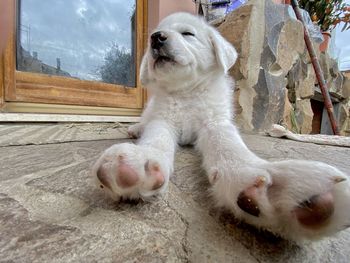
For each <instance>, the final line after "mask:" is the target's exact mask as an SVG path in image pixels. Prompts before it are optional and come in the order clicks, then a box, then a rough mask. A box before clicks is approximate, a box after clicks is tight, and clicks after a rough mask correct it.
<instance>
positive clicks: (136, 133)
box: [128, 123, 143, 139]
mask: <svg viewBox="0 0 350 263" xmlns="http://www.w3.org/2000/svg"><path fill="white" fill-rule="evenodd" d="M142 131H143V125H142V124H141V123H136V124H134V125H131V126H130V127H129V128H128V135H129V137H130V138H132V139H137V138H140V136H141V133H142Z"/></svg>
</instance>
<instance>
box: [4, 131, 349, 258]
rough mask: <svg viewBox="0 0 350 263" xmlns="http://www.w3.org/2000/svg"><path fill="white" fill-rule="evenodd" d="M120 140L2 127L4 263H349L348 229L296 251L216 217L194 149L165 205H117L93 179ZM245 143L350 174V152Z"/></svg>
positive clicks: (185, 153)
mask: <svg viewBox="0 0 350 263" xmlns="http://www.w3.org/2000/svg"><path fill="white" fill-rule="evenodd" d="M124 135H125V130H124V127H121V126H119V125H114V126H113V125H111V124H108V125H97V124H95V125H91V124H86V125H83V124H81V125H75V124H69V125H54V124H41V125H14V124H8V125H0V170H1V173H0V255H1V257H0V262H225V263H226V262H247V263H250V262H283V263H286V262H293V263H295V262H312V263H314V262H337V263H338V262H344V263H345V262H349V258H350V230H347V231H343V232H342V233H340V234H339V235H337V236H336V237H334V238H329V239H325V240H323V241H319V242H313V243H305V244H302V245H297V244H294V243H291V242H288V241H285V240H282V239H280V238H277V237H274V236H273V235H271V234H269V233H266V232H259V231H257V230H255V229H254V228H252V227H250V226H247V225H245V224H242V223H238V222H236V221H235V220H234V219H233V217H232V216H231V215H229V214H228V213H226V212H223V211H218V210H216V209H214V208H213V207H212V205H211V200H210V198H209V197H208V192H207V189H208V182H207V180H206V177H205V175H204V173H203V171H201V169H200V159H199V158H198V155H197V154H196V153H195V151H194V150H193V149H192V148H190V147H188V148H181V149H179V151H178V153H177V155H176V167H175V174H174V175H173V176H172V178H171V183H170V185H169V191H168V192H167V194H165V196H163V197H162V198H158V199H157V200H155V201H154V202H152V203H147V202H138V203H136V202H124V203H114V202H112V201H111V200H109V199H107V198H106V197H105V196H104V195H102V194H101V193H100V191H99V190H98V189H96V188H95V187H94V186H93V185H92V184H91V181H90V178H89V173H88V171H89V168H90V167H91V165H92V163H93V162H94V160H95V159H96V158H97V156H98V155H99V154H100V153H101V152H102V151H103V150H104V149H105V148H107V147H109V146H111V145H112V144H114V143H119V142H123V141H126V140H125V139H122V138H123V137H124ZM243 138H244V140H245V141H246V143H247V144H248V145H249V147H250V148H251V149H252V150H254V151H255V152H256V153H257V154H258V155H260V156H262V157H264V158H267V159H269V160H277V159H284V158H288V157H293V158H299V159H314V160H320V161H324V162H327V163H329V164H333V165H336V166H337V167H339V168H340V169H341V170H343V171H349V168H350V163H349V156H350V148H342V147H331V146H320V145H315V144H305V143H300V142H294V141H288V140H282V139H274V138H270V137H264V136H261V135H253V134H246V135H243Z"/></svg>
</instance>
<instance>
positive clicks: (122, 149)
mask: <svg viewBox="0 0 350 263" xmlns="http://www.w3.org/2000/svg"><path fill="white" fill-rule="evenodd" d="M175 148H176V136H175V133H174V131H173V130H172V129H171V128H170V126H169V125H168V124H167V123H166V122H164V121H151V122H150V123H148V124H147V125H146V126H145V127H144V130H143V133H142V136H141V138H140V139H139V141H138V142H137V145H135V144H130V143H122V144H115V145H113V146H112V147H110V148H109V149H107V150H106V151H105V152H104V153H103V154H102V156H101V157H100V158H99V159H98V160H97V162H96V163H95V165H94V166H93V169H92V175H93V176H94V177H95V178H96V182H97V183H98V184H99V185H100V187H101V188H103V189H104V190H105V191H106V192H107V193H109V194H110V195H111V196H112V197H113V198H115V199H119V198H120V197H124V198H131V199H135V198H147V197H150V196H154V195H156V194H158V193H161V192H164V191H165V190H166V187H167V184H168V181H169V176H170V174H171V173H172V172H173V162H174V153H175Z"/></svg>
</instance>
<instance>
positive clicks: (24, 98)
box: [0, 0, 148, 115]
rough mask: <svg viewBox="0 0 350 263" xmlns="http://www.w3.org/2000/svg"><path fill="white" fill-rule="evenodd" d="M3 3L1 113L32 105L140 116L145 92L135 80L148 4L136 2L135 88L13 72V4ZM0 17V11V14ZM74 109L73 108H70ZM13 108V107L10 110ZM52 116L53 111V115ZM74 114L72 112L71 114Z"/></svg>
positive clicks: (144, 38) (141, 0)
mask: <svg viewBox="0 0 350 263" xmlns="http://www.w3.org/2000/svg"><path fill="white" fill-rule="evenodd" d="M1 1H7V4H8V5H9V10H7V11H10V18H11V19H10V21H9V23H8V24H7V25H5V26H7V27H8V28H7V29H8V31H9V34H8V39H7V43H6V47H5V50H4V52H2V54H1V57H0V60H1V61H0V74H1V75H0V81H1V83H0V85H1V86H0V88H1V90H0V97H1V98H2V100H1V101H0V106H1V104H2V108H3V111H4V109H5V111H6V108H11V107H6V104H21V103H23V104H28V103H33V104H35V105H37V104H45V105H48V107H49V105H56V112H59V110H58V111H57V106H58V105H65V107H67V105H71V107H73V108H74V107H75V106H77V107H80V108H81V106H87V108H94V109H95V108H97V107H109V108H113V109H122V112H123V115H125V114H126V115H127V110H128V109H130V112H131V113H132V114H131V115H135V112H141V109H142V108H143V106H144V102H145V97H146V96H145V91H144V89H143V88H142V86H141V82H140V79H139V68H140V63H141V59H142V55H143V51H144V49H145V47H146V43H147V7H148V3H147V2H148V1H146V0H136V4H137V8H136V30H135V31H136V73H135V74H136V87H135V88H130V87H125V86H120V85H114V84H108V83H103V82H97V81H87V80H77V79H73V78H67V77H61V76H54V75H46V74H39V73H31V72H23V71H18V70H16V36H17V33H16V30H17V28H16V17H17V7H16V2H17V1H16V0H1ZM0 15H1V11H0ZM74 105H75V106H74ZM12 108H13V107H12ZM54 112H55V111H54ZM72 113H73V114H74V110H73V112H72Z"/></svg>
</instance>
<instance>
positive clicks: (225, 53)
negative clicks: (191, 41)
mask: <svg viewBox="0 0 350 263" xmlns="http://www.w3.org/2000/svg"><path fill="white" fill-rule="evenodd" d="M210 31H211V32H210V38H211V41H212V44H213V47H214V52H215V56H216V60H217V62H218V64H219V65H220V66H222V67H223V69H224V71H225V73H226V72H227V71H228V70H229V69H230V68H231V67H232V66H233V64H235V62H236V59H237V52H236V49H235V48H234V47H233V46H232V45H231V43H229V42H228V41H227V40H226V39H225V38H223V37H222V36H221V35H220V33H219V32H217V31H216V30H215V29H212V28H211V30H210Z"/></svg>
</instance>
